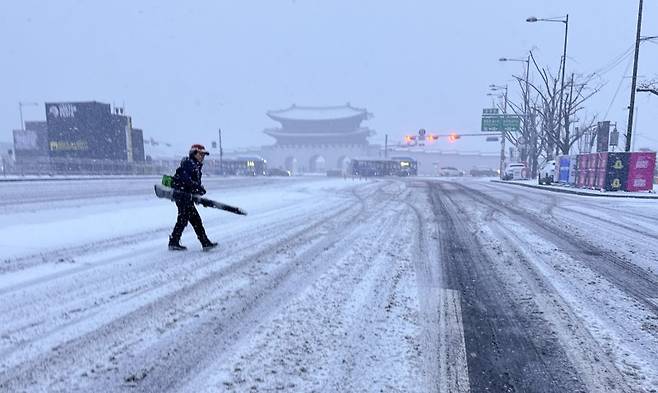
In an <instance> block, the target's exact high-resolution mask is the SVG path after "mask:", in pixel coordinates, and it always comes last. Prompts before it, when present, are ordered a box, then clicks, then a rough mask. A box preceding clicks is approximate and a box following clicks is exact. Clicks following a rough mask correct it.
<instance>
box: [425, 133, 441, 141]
mask: <svg viewBox="0 0 658 393" xmlns="http://www.w3.org/2000/svg"><path fill="white" fill-rule="evenodd" d="M425 139H426V140H427V141H428V142H429V143H434V142H436V141H438V140H439V136H438V135H433V134H429V135H427V137H425Z"/></svg>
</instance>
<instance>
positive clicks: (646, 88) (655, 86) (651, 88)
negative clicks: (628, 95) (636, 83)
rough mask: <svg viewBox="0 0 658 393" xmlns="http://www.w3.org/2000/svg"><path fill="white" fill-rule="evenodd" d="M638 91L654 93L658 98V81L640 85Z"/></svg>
mask: <svg viewBox="0 0 658 393" xmlns="http://www.w3.org/2000/svg"><path fill="white" fill-rule="evenodd" d="M637 91H640V92H646V93H652V94H655V95H657V96H658V80H653V81H647V82H644V83H641V84H640V87H638V88H637Z"/></svg>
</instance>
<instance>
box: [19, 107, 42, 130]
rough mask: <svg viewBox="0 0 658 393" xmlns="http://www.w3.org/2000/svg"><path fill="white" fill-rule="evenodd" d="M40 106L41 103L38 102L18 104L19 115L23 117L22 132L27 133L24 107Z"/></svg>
mask: <svg viewBox="0 0 658 393" xmlns="http://www.w3.org/2000/svg"><path fill="white" fill-rule="evenodd" d="M28 105H29V106H39V103H37V102H21V101H19V102H18V113H19V115H20V117H21V128H20V129H21V130H22V131H25V123H24V122H23V107H24V106H28Z"/></svg>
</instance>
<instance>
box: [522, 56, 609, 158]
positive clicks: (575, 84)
mask: <svg viewBox="0 0 658 393" xmlns="http://www.w3.org/2000/svg"><path fill="white" fill-rule="evenodd" d="M531 58H532V61H533V64H534V66H535V69H536V70H537V72H538V73H539V76H540V79H541V81H540V83H539V84H535V83H529V85H530V86H531V87H532V89H533V90H534V92H535V94H536V95H537V98H538V101H539V109H538V113H539V116H540V119H541V127H540V132H539V135H538V137H539V138H540V139H541V140H542V142H543V143H544V144H545V146H546V157H547V158H551V157H552V156H553V155H554V154H569V152H570V151H571V148H572V147H573V145H574V144H575V143H576V142H577V141H578V140H579V139H580V138H582V136H583V134H582V133H580V132H578V133H575V132H572V125H573V123H574V120H575V119H576V116H577V114H578V113H579V112H580V111H582V110H583V109H584V104H585V102H586V101H587V100H589V99H590V98H591V97H592V96H593V95H595V94H596V93H598V92H599V91H600V90H601V87H602V85H600V84H598V85H594V75H589V76H581V75H578V76H577V75H576V74H572V75H571V78H570V81H569V83H567V84H565V85H564V91H563V90H562V88H561V86H560V83H559V81H558V78H557V77H556V76H555V75H553V74H551V72H550V70H548V69H547V68H545V67H541V66H540V65H539V64H538V63H537V61H536V59H535V57H534V55H533V54H532V53H531ZM593 85H594V86H593ZM561 101H562V103H563V105H562V110H561V111H560V102H561Z"/></svg>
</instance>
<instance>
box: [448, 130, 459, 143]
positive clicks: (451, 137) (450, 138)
mask: <svg viewBox="0 0 658 393" xmlns="http://www.w3.org/2000/svg"><path fill="white" fill-rule="evenodd" d="M459 138H461V136H460V135H459V134H457V133H456V132H453V133H452V134H450V136H449V137H448V141H449V142H450V143H455V141H456V140H457V139H459Z"/></svg>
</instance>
